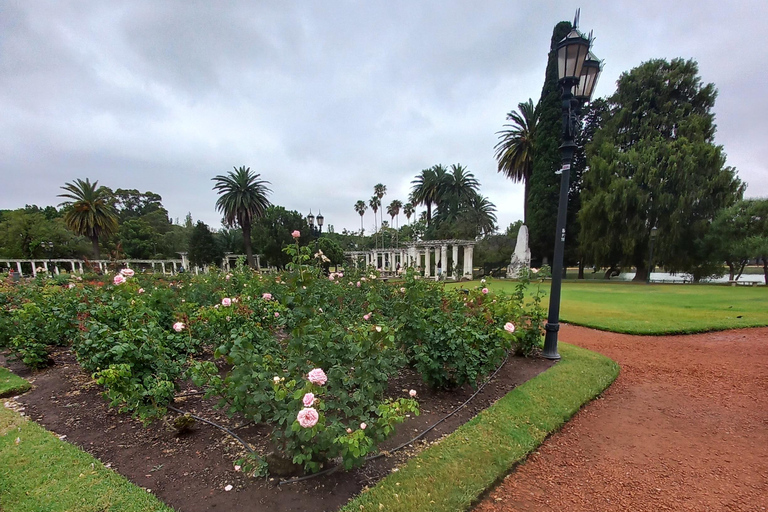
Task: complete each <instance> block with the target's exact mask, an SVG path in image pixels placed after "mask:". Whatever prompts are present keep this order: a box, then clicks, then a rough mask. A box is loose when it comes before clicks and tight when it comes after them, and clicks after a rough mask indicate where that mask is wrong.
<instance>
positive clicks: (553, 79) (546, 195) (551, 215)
mask: <svg viewBox="0 0 768 512" xmlns="http://www.w3.org/2000/svg"><path fill="white" fill-rule="evenodd" d="M570 31H571V24H570V23H569V22H567V21H561V22H560V23H558V24H557V25H555V28H554V30H553V31H552V39H551V40H550V52H549V57H548V60H547V70H546V74H545V78H544V86H543V87H542V91H541V98H540V99H539V104H538V122H537V123H536V133H535V134H534V137H533V145H534V147H535V148H536V154H535V158H534V161H533V171H532V172H531V177H530V179H529V181H530V190H529V195H528V210H527V218H526V223H527V224H528V228H529V245H530V249H531V259H532V260H533V261H534V262H536V263H535V264H536V265H538V264H539V263H540V262H541V261H542V260H543V258H547V259H548V261H549V262H550V263H551V262H552V255H553V253H554V248H555V229H556V225H557V205H558V196H559V193H560V176H559V175H557V174H555V172H556V171H557V170H558V169H560V167H561V161H560V159H561V157H560V143H561V134H562V123H563V120H562V115H563V113H562V103H561V99H560V85H559V84H558V75H557V52H555V48H556V47H557V43H558V42H559V41H560V40H562V39H563V38H564V37H565V36H566V35H568V32H570ZM571 178H572V179H573V175H571ZM566 243H567V238H566Z"/></svg>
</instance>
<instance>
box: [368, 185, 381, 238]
mask: <svg viewBox="0 0 768 512" xmlns="http://www.w3.org/2000/svg"><path fill="white" fill-rule="evenodd" d="M368 206H370V207H371V210H373V237H374V238H373V240H374V241H373V243H374V244H375V245H376V248H378V247H379V246H378V243H379V242H378V238H376V232H377V229H376V212H378V211H379V206H381V199H379V198H378V197H377V196H376V195H374V196H373V197H371V199H370V200H369V201H368Z"/></svg>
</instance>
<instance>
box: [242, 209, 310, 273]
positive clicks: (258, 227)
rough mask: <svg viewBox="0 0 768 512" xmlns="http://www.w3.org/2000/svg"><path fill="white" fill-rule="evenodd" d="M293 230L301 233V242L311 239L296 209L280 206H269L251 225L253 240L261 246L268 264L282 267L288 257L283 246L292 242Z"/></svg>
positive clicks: (303, 220)
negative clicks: (290, 209) (291, 209)
mask: <svg viewBox="0 0 768 512" xmlns="http://www.w3.org/2000/svg"><path fill="white" fill-rule="evenodd" d="M293 231H299V232H301V233H302V237H301V239H300V240H301V242H303V243H307V242H308V241H310V240H311V239H312V237H311V233H310V232H309V228H308V227H307V221H306V220H305V218H304V217H303V216H302V215H301V214H300V213H299V212H297V211H289V210H286V209H285V208H283V207H282V206H270V207H269V208H267V209H266V211H265V212H264V215H263V216H261V217H260V218H259V219H257V220H256V222H255V223H254V225H253V241H254V243H255V244H256V245H258V247H260V248H261V254H263V255H264V257H265V258H266V260H267V262H268V263H269V264H270V265H274V266H275V267H278V268H284V267H285V265H286V264H287V263H288V262H289V261H290V257H289V256H288V255H287V254H286V253H285V252H283V248H284V247H286V246H287V245H290V244H293V243H294V240H293V238H292V237H291V233H292V232H293Z"/></svg>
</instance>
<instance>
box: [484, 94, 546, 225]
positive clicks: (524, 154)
mask: <svg viewBox="0 0 768 512" xmlns="http://www.w3.org/2000/svg"><path fill="white" fill-rule="evenodd" d="M517 109H518V111H514V110H513V111H512V112H510V113H508V114H507V121H512V123H511V124H505V125H504V128H505V129H504V130H502V131H500V132H499V134H500V136H499V139H500V140H499V142H498V143H497V144H496V147H495V148H494V149H495V150H496V160H497V162H498V164H499V167H498V170H499V172H500V173H503V174H505V175H506V176H507V178H509V179H511V180H512V181H517V182H519V181H522V182H523V186H524V190H525V192H524V194H523V222H527V221H528V196H529V195H530V178H531V173H532V172H533V162H534V155H535V146H534V139H535V137H536V125H537V123H538V120H539V109H538V105H536V106H534V104H533V100H532V99H530V98H529V99H528V101H527V102H525V103H518V105H517Z"/></svg>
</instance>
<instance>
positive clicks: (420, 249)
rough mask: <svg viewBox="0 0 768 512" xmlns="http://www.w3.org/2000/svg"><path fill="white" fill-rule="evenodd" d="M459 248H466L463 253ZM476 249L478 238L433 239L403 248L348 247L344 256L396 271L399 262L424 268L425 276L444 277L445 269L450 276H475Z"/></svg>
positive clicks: (408, 244) (407, 266)
mask: <svg viewBox="0 0 768 512" xmlns="http://www.w3.org/2000/svg"><path fill="white" fill-rule="evenodd" d="M449 248H450V249H451V250H450V255H449V251H448V249H449ZM459 249H462V251H461V253H460V251H459ZM474 249H475V241H474V240H429V241H422V242H410V243H407V244H405V245H404V247H401V248H389V249H370V250H367V251H345V252H344V256H346V257H347V258H348V259H351V260H352V262H353V264H354V265H355V268H360V264H361V263H363V264H364V266H366V267H374V268H376V269H380V270H385V271H394V270H396V269H397V266H398V265H399V266H400V268H409V267H413V268H415V269H417V270H419V271H421V270H422V269H423V270H424V277H431V276H435V277H440V276H439V274H441V273H442V275H443V276H445V277H447V278H450V279H459V278H461V277H468V278H470V279H471V278H472V260H473V256H474ZM459 263H461V267H460V266H459Z"/></svg>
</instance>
